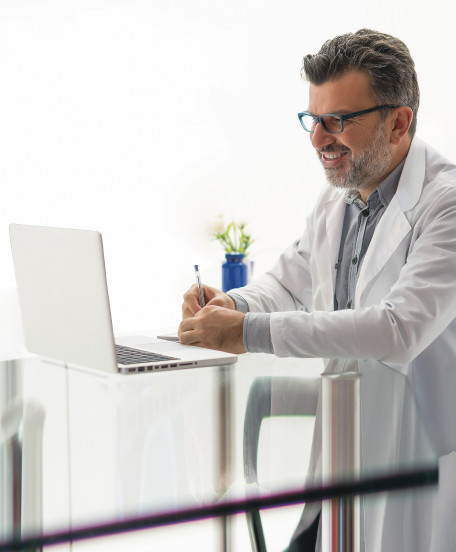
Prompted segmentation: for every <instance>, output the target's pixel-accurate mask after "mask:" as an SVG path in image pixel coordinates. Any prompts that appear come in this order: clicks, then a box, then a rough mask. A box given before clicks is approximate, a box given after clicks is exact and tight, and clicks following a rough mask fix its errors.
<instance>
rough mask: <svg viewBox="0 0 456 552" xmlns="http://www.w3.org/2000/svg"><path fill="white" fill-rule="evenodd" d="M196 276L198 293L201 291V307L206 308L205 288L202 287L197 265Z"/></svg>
mask: <svg viewBox="0 0 456 552" xmlns="http://www.w3.org/2000/svg"><path fill="white" fill-rule="evenodd" d="M195 276H196V285H197V286H198V291H199V304H200V307H204V306H205V305H206V301H205V300H204V293H203V286H202V285H201V276H200V273H199V268H198V265H195Z"/></svg>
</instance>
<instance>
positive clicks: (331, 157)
mask: <svg viewBox="0 0 456 552" xmlns="http://www.w3.org/2000/svg"><path fill="white" fill-rule="evenodd" d="M347 153H348V152H346V151H339V152H337V153H329V152H324V151H320V154H321V157H322V159H326V160H328V161H332V160H334V159H339V158H340V157H342V156H344V155H346V154H347Z"/></svg>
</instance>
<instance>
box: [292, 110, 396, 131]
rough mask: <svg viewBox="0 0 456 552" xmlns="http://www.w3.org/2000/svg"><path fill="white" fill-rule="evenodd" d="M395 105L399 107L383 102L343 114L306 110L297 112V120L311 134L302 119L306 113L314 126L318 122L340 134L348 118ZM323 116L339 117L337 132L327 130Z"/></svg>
mask: <svg viewBox="0 0 456 552" xmlns="http://www.w3.org/2000/svg"><path fill="white" fill-rule="evenodd" d="M397 107H400V106H398V105H393V104H385V105H376V106H375V107H371V108H369V109H363V110H362V111H354V112H353V113H347V114H345V115H343V114H342V113H325V114H324V115H319V116H318V115H314V114H313V113H309V112H308V111H303V112H302V113H298V118H299V122H300V123H301V126H302V128H303V129H304V130H305V131H306V132H309V133H310V134H312V133H313V132H315V129H314V130H308V129H307V128H306V127H305V125H304V121H303V120H302V119H303V117H304V116H306V115H308V116H310V117H312V119H313V120H314V121H315V127H316V126H317V125H318V123H321V125H322V127H323V128H324V129H325V130H326V132H328V133H329V134H341V133H342V132H343V131H344V122H345V121H347V120H348V119H353V118H355V117H359V116H361V115H366V114H367V113H372V112H373V111H378V110H379V109H396V108H397ZM325 117H339V119H340V128H341V129H340V130H339V131H338V132H332V131H331V130H328V127H327V126H326V123H325V120H324V118H325Z"/></svg>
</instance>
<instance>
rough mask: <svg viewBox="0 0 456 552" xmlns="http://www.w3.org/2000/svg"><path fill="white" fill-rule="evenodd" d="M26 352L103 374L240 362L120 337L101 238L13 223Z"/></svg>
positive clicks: (84, 232) (139, 338)
mask: <svg viewBox="0 0 456 552" xmlns="http://www.w3.org/2000/svg"><path fill="white" fill-rule="evenodd" d="M10 240H11V250H12V254H13V263H14V270H15V274H16V283H17V289H18V294H19V304H20V310H21V315H22V324H23V330H24V338H25V346H26V348H27V350H28V351H29V352H31V353H35V354H38V355H40V356H43V357H46V358H50V359H57V360H59V361H63V362H65V363H67V364H70V365H77V366H82V367H85V368H91V369H94V370H101V371H103V372H110V373H120V374H137V373H143V372H151V371H162V370H176V369H182V368H192V367H200V366H214V365H222V364H231V363H234V362H236V360H237V356H236V355H233V354H230V353H224V352H220V351H214V350H211V349H204V348H201V347H194V346H187V345H181V344H180V343H175V342H174V343H173V342H170V341H165V340H160V339H155V338H151V337H144V336H129V337H126V338H123V339H119V338H117V339H116V340H115V339H114V334H113V328H112V319H111V310H110V305H109V296H108V287H107V281H106V271H105V262H104V253H103V240H102V236H101V234H100V233H99V232H96V231H92V230H74V229H68V228H51V227H46V226H31V225H24V224H11V225H10Z"/></svg>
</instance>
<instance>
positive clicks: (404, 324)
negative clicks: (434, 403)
mask: <svg viewBox="0 0 456 552" xmlns="http://www.w3.org/2000/svg"><path fill="white" fill-rule="evenodd" d="M455 229H456V191H455V188H454V186H451V185H449V186H448V188H447V189H446V192H445V193H444V194H442V195H441V196H440V197H439V198H438V199H436V200H435V202H434V203H433V204H431V205H430V206H429V207H428V208H426V210H425V211H424V213H423V214H422V216H421V217H420V219H419V220H418V221H416V226H415V227H414V228H413V231H414V232H415V233H416V235H417V238H416V240H415V241H414V242H413V245H411V248H410V250H409V252H408V256H407V260H406V263H405V264H404V266H403V267H402V269H401V271H400V273H399V277H398V279H397V281H396V283H395V284H394V285H393V286H392V287H391V290H390V291H389V292H388V293H387V294H386V295H385V296H384V298H383V299H382V300H381V301H379V302H378V303H376V304H373V305H370V306H366V307H362V308H356V309H354V310H343V311H335V312H329V311H328V312H327V311H314V312H293V313H285V312H275V313H272V314H271V338H272V344H273V348H274V352H275V354H276V355H278V356H297V357H324V358H356V359H374V360H380V361H383V362H385V363H388V364H392V365H395V364H396V365H404V364H407V363H409V362H410V361H411V360H413V359H414V358H415V357H416V356H417V355H418V354H420V353H421V352H422V351H423V350H424V349H425V348H426V347H428V346H429V345H430V344H431V343H432V342H433V341H434V340H435V339H436V338H437V337H438V336H439V335H440V334H441V333H442V332H443V331H444V330H445V329H446V328H447V327H448V325H449V324H450V323H451V322H452V321H453V320H454V319H455V318H456V293H455V291H454V290H455V282H456V230H455Z"/></svg>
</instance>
